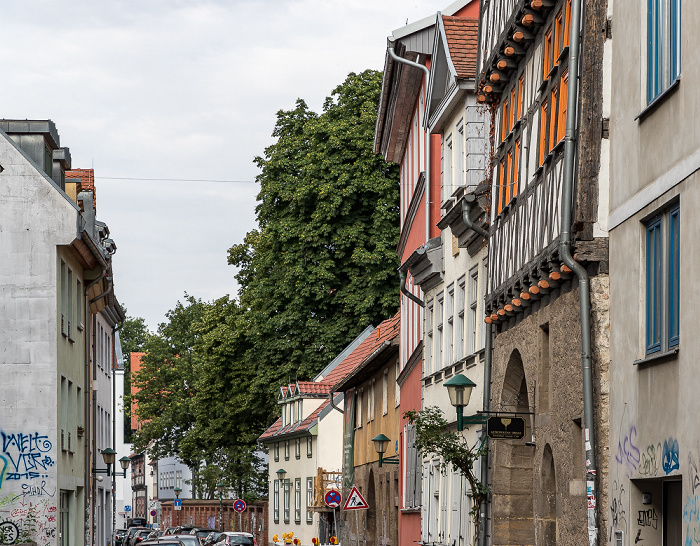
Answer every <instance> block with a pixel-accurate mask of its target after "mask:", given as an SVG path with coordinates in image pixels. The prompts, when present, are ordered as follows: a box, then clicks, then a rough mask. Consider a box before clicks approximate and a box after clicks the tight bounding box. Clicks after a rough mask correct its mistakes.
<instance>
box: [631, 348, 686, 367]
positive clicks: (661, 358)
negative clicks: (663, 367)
mask: <svg viewBox="0 0 700 546" xmlns="http://www.w3.org/2000/svg"><path fill="white" fill-rule="evenodd" d="M678 351H679V347H674V348H673V349H671V350H669V351H664V352H662V353H654V354H651V355H648V356H646V357H644V358H640V359H639V360H635V361H634V362H632V364H633V365H634V366H644V365H647V364H661V363H662V362H666V361H668V360H672V359H674V358H675V357H676V356H677V355H678Z"/></svg>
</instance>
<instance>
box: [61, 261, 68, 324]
mask: <svg viewBox="0 0 700 546" xmlns="http://www.w3.org/2000/svg"><path fill="white" fill-rule="evenodd" d="M66 320H67V317H66V262H64V261H63V260H61V333H62V334H63V335H66V327H67V324H66Z"/></svg>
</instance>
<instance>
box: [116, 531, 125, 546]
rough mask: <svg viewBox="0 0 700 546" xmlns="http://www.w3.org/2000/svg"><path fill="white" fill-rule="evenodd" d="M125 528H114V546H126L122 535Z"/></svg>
mask: <svg viewBox="0 0 700 546" xmlns="http://www.w3.org/2000/svg"><path fill="white" fill-rule="evenodd" d="M126 532H127V531H126V529H115V530H114V546H126V544H125V542H124V537H126Z"/></svg>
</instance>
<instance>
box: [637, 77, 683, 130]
mask: <svg viewBox="0 0 700 546" xmlns="http://www.w3.org/2000/svg"><path fill="white" fill-rule="evenodd" d="M680 84H681V77H680V76H678V77H677V78H676V79H675V80H674V81H673V82H672V83H671V85H669V86H668V87H667V88H666V89H665V90H664V91H662V92H661V94H660V95H659V96H658V97H656V98H655V99H654V100H653V101H651V102H650V103H649V104H647V107H646V108H645V109H644V110H642V111H641V112H639V114H638V115H637V117H636V118H634V121H639V122H640V123H641V122H643V121H644V120H645V119H646V118H647V117H648V116H649V115H650V114H651V113H652V112H653V111H654V110H656V108H657V107H658V106H659V105H660V104H661V103H662V102H666V99H667V98H668V97H670V96H671V95H672V94H673V93H674V92H675V91H676V89H678V88H679V87H680Z"/></svg>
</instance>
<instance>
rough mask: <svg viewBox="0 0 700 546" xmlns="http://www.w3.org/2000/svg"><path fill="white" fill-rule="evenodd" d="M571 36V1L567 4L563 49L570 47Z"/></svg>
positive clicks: (568, 0)
mask: <svg viewBox="0 0 700 546" xmlns="http://www.w3.org/2000/svg"><path fill="white" fill-rule="evenodd" d="M570 34H571V0H567V2H566V13H565V14H564V36H563V39H562V49H563V48H564V47H568V45H569V35H570Z"/></svg>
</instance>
